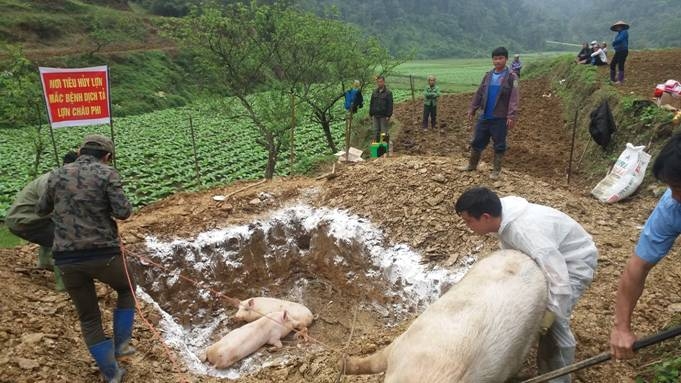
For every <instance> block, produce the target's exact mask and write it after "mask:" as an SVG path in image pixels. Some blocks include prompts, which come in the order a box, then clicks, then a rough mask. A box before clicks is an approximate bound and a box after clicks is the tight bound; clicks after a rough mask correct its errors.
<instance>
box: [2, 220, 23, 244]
mask: <svg viewBox="0 0 681 383" xmlns="http://www.w3.org/2000/svg"><path fill="white" fill-rule="evenodd" d="M24 243H25V241H24V240H23V239H21V238H19V237H17V236H16V235H14V234H12V233H10V231H9V229H8V228H7V226H5V225H3V224H0V249H7V248H11V247H16V246H19V245H22V244H24Z"/></svg>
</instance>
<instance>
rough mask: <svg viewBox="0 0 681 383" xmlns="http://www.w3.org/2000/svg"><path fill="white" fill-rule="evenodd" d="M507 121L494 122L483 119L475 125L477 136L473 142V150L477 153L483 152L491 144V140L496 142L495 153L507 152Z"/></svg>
mask: <svg viewBox="0 0 681 383" xmlns="http://www.w3.org/2000/svg"><path fill="white" fill-rule="evenodd" d="M507 133H508V129H507V128H506V119H503V118H495V119H492V120H485V119H483V118H482V117H481V118H480V119H479V120H478V123H477V124H476V125H475V134H474V135H473V142H471V148H473V150H475V151H477V152H482V151H483V150H485V148H486V147H487V144H489V139H490V138H491V139H492V141H494V152H495V153H504V152H506V134H507Z"/></svg>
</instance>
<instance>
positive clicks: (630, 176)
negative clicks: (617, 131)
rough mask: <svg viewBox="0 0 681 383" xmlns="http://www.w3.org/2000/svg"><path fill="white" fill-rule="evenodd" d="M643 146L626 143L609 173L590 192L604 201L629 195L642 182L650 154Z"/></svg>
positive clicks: (611, 200) (613, 200) (608, 201)
mask: <svg viewBox="0 0 681 383" xmlns="http://www.w3.org/2000/svg"><path fill="white" fill-rule="evenodd" d="M644 148H645V146H634V145H632V144H630V143H627V148H626V149H624V151H623V152H622V154H620V156H619V158H618V159H617V162H615V166H613V167H612V170H610V173H608V175H607V176H606V177H605V178H603V180H601V182H599V183H598V185H596V187H595V188H594V189H593V190H592V191H591V194H592V195H593V196H594V197H596V198H598V200H599V201H601V202H605V203H614V202H617V201H620V200H622V199H624V198H626V197H628V196H630V195H631V194H632V193H633V192H634V191H636V189H637V188H638V187H639V186H640V185H641V182H643V177H645V174H646V168H647V167H648V163H649V162H650V154H648V153H646V152H644V151H643V149H644Z"/></svg>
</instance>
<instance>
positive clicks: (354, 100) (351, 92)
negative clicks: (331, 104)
mask: <svg viewBox="0 0 681 383" xmlns="http://www.w3.org/2000/svg"><path fill="white" fill-rule="evenodd" d="M360 87H361V83H360V82H359V80H355V81H353V82H352V88H350V89H348V90H347V91H346V92H345V105H344V107H345V112H347V113H350V112H352V114H355V113H357V109H360V108H362V107H363V106H364V97H363V96H362V90H361V89H360Z"/></svg>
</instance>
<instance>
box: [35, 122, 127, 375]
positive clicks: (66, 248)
mask: <svg viewBox="0 0 681 383" xmlns="http://www.w3.org/2000/svg"><path fill="white" fill-rule="evenodd" d="M113 153H114V148H113V142H112V141H111V140H110V139H109V138H107V137H105V136H102V135H97V134H95V135H89V136H87V137H85V140H84V142H83V145H82V146H81V148H80V151H79V157H78V159H77V160H76V162H74V163H72V164H68V165H65V166H63V167H62V168H59V169H56V170H54V171H53V172H52V173H51V174H50V177H49V179H48V181H47V190H46V192H45V193H44V194H43V195H42V196H41V198H40V201H39V203H38V209H37V213H38V214H40V215H47V214H50V213H52V220H53V222H54V226H55V229H54V243H53V246H52V250H53V254H54V262H55V265H57V266H59V268H60V269H61V271H62V273H63V280H64V285H65V287H66V291H67V292H68V293H69V295H70V297H71V300H72V301H73V303H74V305H75V306H76V309H77V311H78V316H79V319H80V324H81V330H82V332H83V337H84V338H85V343H86V344H87V346H88V348H89V349H90V353H91V354H92V356H93V357H94V359H95V361H96V362H97V365H98V366H99V369H100V371H101V372H102V375H104V377H105V380H106V381H107V382H119V381H120V379H122V376H123V374H125V370H124V369H122V368H120V367H119V366H118V363H117V362H116V359H115V357H114V355H116V356H121V355H127V354H131V353H132V352H134V349H133V348H132V347H130V345H129V343H130V339H131V336H132V326H133V320H134V313H135V302H134V296H133V291H134V288H135V287H134V284H133V285H132V289H131V284H130V283H129V282H128V276H127V273H126V271H125V267H124V262H125V260H124V259H123V256H122V255H121V248H120V242H119V237H118V227H117V226H116V221H114V218H117V219H126V218H128V217H129V216H130V214H131V212H132V208H131V206H130V202H128V200H127V198H126V197H125V194H124V193H123V188H122V185H121V179H120V176H119V175H118V172H117V171H116V169H114V168H113V167H111V166H109V162H110V161H111V159H112V158H113ZM94 279H98V280H99V281H101V282H104V283H106V284H108V285H109V286H111V287H112V288H113V289H115V290H116V292H117V293H118V305H117V308H116V310H114V315H113V317H114V325H113V329H114V339H113V340H111V339H109V338H107V337H106V336H105V335H104V330H103V328H102V320H101V312H100V310H99V305H98V303H97V294H96V291H95V285H94ZM130 280H131V281H132V279H130Z"/></svg>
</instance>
